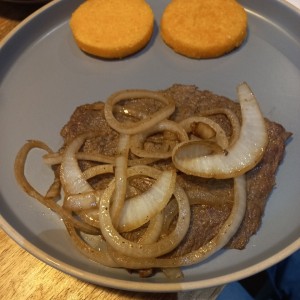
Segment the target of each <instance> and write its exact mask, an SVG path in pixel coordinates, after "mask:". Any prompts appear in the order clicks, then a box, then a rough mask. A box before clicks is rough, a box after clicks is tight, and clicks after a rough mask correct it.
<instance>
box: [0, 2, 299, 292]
mask: <svg viewBox="0 0 300 300" xmlns="http://www.w3.org/2000/svg"><path fill="white" fill-rule="evenodd" d="M167 2H168V1H166V0H164V1H162V0H161V1H154V0H152V1H149V3H150V4H151V6H152V8H153V10H154V12H155V18H156V22H157V24H156V31H155V34H154V36H153V39H152V40H151V42H150V44H149V45H148V46H147V47H146V48H145V49H144V50H143V51H141V52H140V53H138V54H137V55H135V56H132V57H129V58H126V59H124V60H120V61H104V60H101V59H96V58H93V57H91V56H88V55H85V54H84V53H82V52H81V51H80V50H79V49H78V48H77V46H76V45H75V43H74V41H73V38H72V35H71V32H70V28H69V25H68V20H69V18H70V14H71V12H72V11H73V10H74V9H75V8H76V7H77V6H78V5H79V3H81V1H79V0H73V1H67V0H65V1H64V0H63V1H54V2H51V3H49V4H48V5H47V6H45V7H44V8H42V9H41V10H40V11H39V12H38V13H36V14H34V15H33V16H32V17H30V18H29V19H28V20H26V21H25V22H24V23H23V24H22V25H21V26H20V27H19V28H18V29H17V30H16V31H15V32H14V34H13V35H11V36H10V37H9V38H8V39H7V40H6V41H5V42H4V43H3V45H2V48H1V57H0V64H1V69H0V78H1V79H0V80H1V94H0V97H1V100H0V136H1V145H2V147H1V151H0V163H1V179H0V193H1V196H0V197H1V198H0V211H1V217H0V225H1V227H3V229H4V230H5V231H6V232H7V233H8V234H9V235H10V236H11V237H12V238H13V239H14V240H16V241H17V242H18V243H19V244H20V245H21V246H22V247H24V248H25V249H26V250H28V251H29V252H31V253H32V254H33V255H35V256H37V257H38V258H39V259H41V260H43V261H45V262H46V263H48V264H50V265H52V266H53V267H55V268H58V269H60V270H62V271H64V272H67V273H69V274H72V275H74V276H76V277H78V278H81V279H84V280H87V281H90V282H93V283H96V284H100V285H105V286H111V287H115V288H120V289H130V290H139V291H178V290H188V289H195V288H203V287H209V286H214V285H218V284H222V283H226V282H230V281H233V280H237V279H240V278H243V277H246V276H250V275H252V274H254V273H256V272H258V271H260V270H262V269H264V268H266V267H268V266H270V265H272V264H275V263H276V262H278V261H280V260H282V259H283V258H285V257H286V256H288V255H289V254H291V253H292V252H293V251H295V250H296V249H298V248H299V245H300V240H299V232H300V218H299V212H300V201H299V193H300V185H299V178H300V166H299V164H300V160H299V148H300V140H299V128H300V118H299V115H300V100H299V99H300V85H299V82H300V31H299V22H300V15H299V11H296V10H295V9H293V8H292V6H289V5H287V4H285V3H284V2H283V1H273V0H272V1H271V0H265V1H264V2H263V3H262V2H261V1H260V0H252V1H241V3H242V4H243V5H244V6H245V7H246V9H247V12H248V15H249V34H248V38H247V41H246V42H245V43H244V44H243V46H242V47H240V48H239V49H238V50H236V51H234V52H232V53H230V54H228V55H226V56H223V57H221V58H218V59H209V60H192V59H188V58H185V57H183V56H180V55H178V54H176V53H174V52H173V51H172V50H171V49H169V48H168V47H167V46H166V45H165V44H164V43H163V42H162V40H161V38H160V36H159V34H158V29H157V28H158V24H159V20H160V17H161V14H162V11H163V8H164V7H165V5H166V4H167ZM241 81H247V82H248V83H249V84H250V86H251V87H252V89H253V91H254V92H255V94H256V95H257V97H258V98H259V99H260V103H261V108H262V110H263V112H264V114H265V115H266V116H267V117H269V118H271V119H272V120H274V121H277V122H280V123H282V124H283V125H284V126H285V127H286V128H287V129H288V130H290V131H292V132H293V133H294V136H293V140H292V141H291V142H290V144H289V145H288V147H287V151H286V157H285V160H284V164H283V165H282V166H281V167H280V170H279V172H278V176H277V185H276V188H275V189H274V192H273V193H272V195H271V197H270V199H269V201H268V204H267V207H266V212H265V216H264V218H263V224H262V227H261V229H260V231H259V232H258V234H257V235H255V236H253V237H252V238H251V241H250V243H249V244H248V245H247V248H246V249H245V250H243V251H237V250H226V251H220V252H219V253H218V254H217V255H214V256H213V257H212V258H211V259H208V260H207V261H206V262H203V263H201V264H199V265H196V266H193V267H189V268H184V274H185V277H184V279H183V280H181V281H180V282H172V281H168V280H166V279H165V278H164V277H163V276H162V275H160V274H158V275H156V276H155V277H152V278H148V279H140V278H138V277H137V276H135V275H130V274H128V273H127V272H126V271H124V270H116V269H110V268H105V267H102V266H99V265H98V264H96V263H93V262H91V261H89V260H87V259H86V258H85V257H83V256H81V254H79V253H78V252H77V250H76V249H75V248H74V247H73V245H72V243H71V241H70V239H69V238H68V236H67V233H66V230H65V229H64V226H63V224H62V222H61V221H60V220H59V218H58V217H57V216H56V215H54V214H53V213H52V212H51V211H49V210H48V209H46V208H44V207H43V206H41V205H40V204H39V203H37V202H36V201H35V200H33V199H31V198H29V197H26V195H24V193H23V192H22V191H21V190H20V188H19V187H18V186H17V184H16V182H15V179H14V174H13V162H14V158H15V155H16V153H17V151H18V149H19V148H20V147H21V145H22V144H23V143H24V142H25V141H26V140H27V139H40V140H43V141H45V142H46V143H48V144H49V145H50V146H51V147H52V148H54V149H57V148H58V147H59V146H60V145H61V142H62V140H61V138H60V137H59V131H60V129H61V127H62V126H63V125H64V124H65V123H66V121H67V120H68V118H69V116H70V115H71V113H72V112H73V110H74V109H75V107H76V106H78V105H80V104H83V103H87V102H93V101H96V100H101V99H105V98H106V97H107V96H108V95H110V94H111V93H112V92H115V91H117V90H120V89H124V88H148V89H164V88H167V87H169V86H170V85H172V84H173V83H185V84H196V85H197V86H198V87H199V88H200V89H210V90H212V91H214V92H215V93H218V94H222V95H225V96H228V97H231V98H233V99H234V98H235V97H236V96H235V87H236V85H237V84H238V83H240V82H241ZM40 154H41V153H39V152H35V153H33V155H32V156H31V158H30V159H31V161H32V163H33V162H34V164H35V165H34V168H31V169H28V176H29V177H30V178H31V181H32V183H33V184H34V185H35V186H37V187H38V188H39V189H40V190H41V191H44V190H45V188H46V187H47V183H48V182H49V181H50V178H51V173H50V171H49V170H48V169H47V168H46V167H44V166H43V165H42V161H41V158H40ZM137 283H139V284H137Z"/></svg>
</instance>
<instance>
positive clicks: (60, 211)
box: [14, 140, 99, 234]
mask: <svg viewBox="0 0 300 300" xmlns="http://www.w3.org/2000/svg"><path fill="white" fill-rule="evenodd" d="M35 148H37V149H42V150H45V151H47V152H48V153H53V151H52V150H51V149H50V148H49V147H48V146H47V145H46V144H45V143H43V142H41V141H33V140H30V141H28V142H27V143H26V144H24V145H23V147H22V148H21V149H20V151H19V152H18V154H17V156H16V159H15V165H14V171H15V177H16V179H17V181H18V183H19V184H20V186H21V187H22V188H23V190H24V191H25V192H26V194H28V195H29V196H31V197H33V198H34V199H36V200H38V201H39V202H40V203H42V204H43V205H45V206H46V207H48V208H50V209H51V210H53V211H54V212H55V213H57V215H59V216H60V217H61V218H62V219H63V220H64V221H65V222H68V223H69V224H72V225H73V226H75V227H76V228H78V229H80V230H81V231H83V232H87V233H90V234H99V230H98V229H97V228H95V227H93V226H90V225H89V224H86V223H84V222H81V221H80V220H77V219H76V218H75V217H73V216H72V215H71V214H70V212H69V211H67V210H65V209H64V208H62V207H61V206H59V205H58V204H57V203H56V202H55V197H56V196H57V186H56V185H57V179H56V177H55V179H54V183H53V184H52V185H51V187H50V189H49V190H48V192H47V194H46V197H44V196H43V195H41V194H40V193H39V192H38V191H37V190H36V189H35V188H34V187H33V186H32V185H31V184H30V183H29V181H28V180H27V178H26V176H25V164H26V160H27V156H28V154H29V152H30V151H31V150H32V149H35ZM52 188H53V189H54V190H52ZM53 194H54V197H53V198H52V197H51V195H52V196H53Z"/></svg>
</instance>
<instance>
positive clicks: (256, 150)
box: [172, 83, 268, 178]
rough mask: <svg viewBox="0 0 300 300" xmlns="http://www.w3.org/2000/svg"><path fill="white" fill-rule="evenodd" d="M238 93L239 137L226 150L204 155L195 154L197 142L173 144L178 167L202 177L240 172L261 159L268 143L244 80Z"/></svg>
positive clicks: (245, 170) (223, 176)
mask: <svg viewBox="0 0 300 300" xmlns="http://www.w3.org/2000/svg"><path fill="white" fill-rule="evenodd" d="M238 96H239V101H240V105H241V112H242V127H241V132H240V136H239V139H238V140H237V141H236V142H235V143H234V144H233V145H232V147H230V148H228V150H227V151H226V153H217V154H213V155H204V156H203V155H202V153H199V155H197V151H198V145H197V144H194V147H193V148H191V147H186V145H187V144H186V143H181V144H179V145H177V146H176V147H175V148H174V150H173V157H172V159H173V163H174V165H175V166H176V167H177V168H178V169H179V170H181V171H182V172H184V173H187V174H190V175H195V176H200V177H205V178H231V177H236V176H238V175H241V174H244V173H245V172H247V171H248V170H250V169H251V168H253V167H254V166H255V165H256V164H257V163H258V162H259V161H260V160H261V158H262V156H263V154H264V151H265V148H266V146H267V143H268V136H267V131H266V125H265V120H264V117H263V115H262V113H261V111H260V108H259V105H258V103H257V100H256V98H255V97H254V95H253V93H252V92H251V90H250V88H249V87H248V85H247V84H246V83H243V84H241V85H239V86H238ZM200 150H201V149H200ZM200 152H202V150H201V151H200Z"/></svg>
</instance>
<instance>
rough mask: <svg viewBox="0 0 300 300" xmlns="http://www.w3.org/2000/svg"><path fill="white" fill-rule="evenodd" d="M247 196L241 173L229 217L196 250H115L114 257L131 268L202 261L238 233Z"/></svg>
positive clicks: (181, 264) (179, 265) (183, 264)
mask: <svg viewBox="0 0 300 300" xmlns="http://www.w3.org/2000/svg"><path fill="white" fill-rule="evenodd" d="M246 198H247V195H246V178H245V175H241V176H239V177H237V178H234V203H233V207H232V209H231V213H230V215H229V217H228V218H227V220H226V221H225V222H224V223H223V225H222V227H221V229H220V230H219V232H218V234H217V235H216V236H215V237H214V238H213V239H212V240H210V241H209V242H208V243H207V244H205V245H203V246H201V247H200V248H198V249H196V250H194V251H191V252H189V253H187V254H185V255H182V256H178V257H174V258H137V257H135V258H132V257H130V256H126V255H124V254H121V253H120V252H117V251H113V252H112V253H111V255H112V258H113V260H114V261H115V262H116V263H117V264H118V265H119V266H120V267H124V268H130V269H143V268H174V267H181V266H189V265H193V264H197V263H200V262H201V261H203V260H205V259H206V258H208V257H209V256H211V255H212V254H214V253H215V252H217V251H218V250H220V249H221V248H223V247H224V246H225V245H226V244H227V243H228V242H229V240H230V239H231V238H232V237H233V235H234V234H235V233H236V231H237V230H238V228H239V226H240V224H241V222H242V220H243V218H244V214H245V210H246Z"/></svg>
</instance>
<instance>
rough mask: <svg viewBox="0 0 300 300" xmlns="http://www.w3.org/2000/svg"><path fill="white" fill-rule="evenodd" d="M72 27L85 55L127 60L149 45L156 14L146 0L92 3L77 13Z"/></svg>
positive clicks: (80, 8)
mask: <svg viewBox="0 0 300 300" xmlns="http://www.w3.org/2000/svg"><path fill="white" fill-rule="evenodd" d="M70 26H71V30H72V32H73V36H74V39H75V41H76V43H77V45H78V47H79V48H80V49H81V50H83V51H84V52H87V53H89V54H92V55H96V56H100V57H103V58H108V59H113V58H123V57H125V56H128V55H131V54H133V53H135V52H137V51H139V50H140V49H142V48H143V47H144V46H146V44H147V43H148V42H149V40H150V38H151V36H152V32H153V26H154V15H153V12H152V9H151V7H150V6H149V5H148V4H147V3H146V2H145V1H144V0H126V1H124V0H88V1H86V2H84V3H83V4H81V5H80V6H79V7H78V8H77V9H76V10H75V11H74V12H73V14H72V17H71V21H70Z"/></svg>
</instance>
